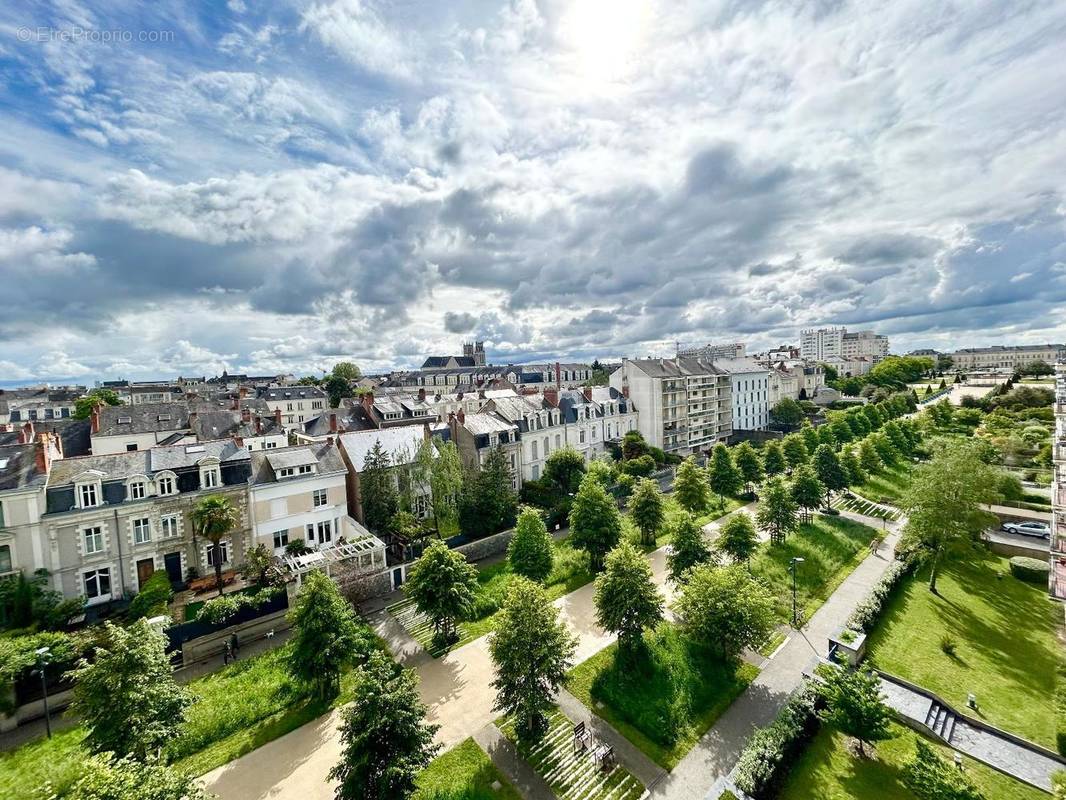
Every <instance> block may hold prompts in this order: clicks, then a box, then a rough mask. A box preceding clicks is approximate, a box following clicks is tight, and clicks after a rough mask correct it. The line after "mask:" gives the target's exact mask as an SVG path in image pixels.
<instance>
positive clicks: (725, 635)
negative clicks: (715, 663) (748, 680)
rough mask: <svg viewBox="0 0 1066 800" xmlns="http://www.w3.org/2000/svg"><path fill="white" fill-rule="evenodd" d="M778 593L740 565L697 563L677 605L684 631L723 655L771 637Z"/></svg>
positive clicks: (730, 655)
mask: <svg viewBox="0 0 1066 800" xmlns="http://www.w3.org/2000/svg"><path fill="white" fill-rule="evenodd" d="M774 603H775V599H774V595H773V593H772V592H771V591H770V590H769V589H768V588H767V587H766V586H765V584H763V583H762V581H760V580H758V579H756V578H754V577H752V575H751V573H749V572H748V570H746V569H744V567H742V566H740V565H739V564H734V565H731V566H728V567H716V566H712V565H709V564H704V565H703V566H699V567H696V568H695V569H693V570H691V571H690V572H689V575H688V583H686V584H685V586H684V588H683V589H682V591H681V596H680V597H679V598H678V600H677V602H676V603H675V605H674V610H675V611H676V612H677V617H678V619H679V620H680V623H681V627H682V628H683V630H684V631H685V633H686V634H687V635H688V636H689V637H690V638H691V639H692V640H693V641H695V642H697V643H698V644H700V645H703V646H704V647H708V648H715V649H717V651H718V653H719V654H720V655H721V656H722V658H723V659H735V658H737V657H738V656H739V655H740V652H741V651H742V650H743V649H744V648H745V647H758V646H759V645H761V644H762V643H763V642H765V641H766V640H767V638H768V637H769V636H770V634H771V632H773V630H774V627H775V626H776V625H777V619H776V617H775V615H774Z"/></svg>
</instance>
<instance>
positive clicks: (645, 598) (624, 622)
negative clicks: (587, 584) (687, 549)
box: [595, 542, 663, 658]
mask: <svg viewBox="0 0 1066 800" xmlns="http://www.w3.org/2000/svg"><path fill="white" fill-rule="evenodd" d="M595 602H596V622H597V623H599V625H600V627H601V628H603V629H604V630H606V631H610V632H611V633H615V634H617V635H618V650H619V652H620V653H621V654H622V656H623V658H632V657H633V656H634V655H635V654H636V653H637V652H638V651H639V650H640V646H641V644H642V642H643V636H644V629H645V628H651V627H653V626H654V625H656V624H657V623H658V622H660V621H661V620H662V618H663V598H662V595H661V594H659V590H658V589H657V588H656V587H655V582H654V581H653V580H652V575H651V564H649V563H648V559H646V558H645V557H644V554H643V553H641V552H640V551H639V550H637V548H636V547H634V546H633V545H632V544H630V543H629V542H622V543H621V544H619V545H618V547H616V548H615V549H614V550H612V551H611V552H610V553H608V554H607V561H606V562H605V564H604V570H603V572H601V573H600V574H599V575H598V576H597V577H596V595H595Z"/></svg>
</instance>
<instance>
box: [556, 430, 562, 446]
mask: <svg viewBox="0 0 1066 800" xmlns="http://www.w3.org/2000/svg"><path fill="white" fill-rule="evenodd" d="M562 446H563V438H562V434H561V433H557V434H555V449H556V450H558V449H559V448H560V447H562Z"/></svg>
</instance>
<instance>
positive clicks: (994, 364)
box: [951, 344, 1066, 372]
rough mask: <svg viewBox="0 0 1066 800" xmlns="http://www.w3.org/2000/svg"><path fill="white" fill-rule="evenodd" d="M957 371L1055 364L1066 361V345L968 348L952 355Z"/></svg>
mask: <svg viewBox="0 0 1066 800" xmlns="http://www.w3.org/2000/svg"><path fill="white" fill-rule="evenodd" d="M951 359H952V361H953V362H954V364H953V366H954V368H955V369H960V370H964V371H967V372H969V371H982V370H1003V371H1013V370H1016V369H1020V368H1022V367H1024V366H1026V365H1027V364H1032V363H1033V362H1034V361H1043V362H1044V363H1045V364H1055V363H1057V362H1059V361H1062V360H1063V359H1066V344H1021V345H995V346H993V347H966V348H963V349H962V350H956V351H955V352H954V353H951Z"/></svg>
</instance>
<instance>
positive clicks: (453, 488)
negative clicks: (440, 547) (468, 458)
mask: <svg viewBox="0 0 1066 800" xmlns="http://www.w3.org/2000/svg"><path fill="white" fill-rule="evenodd" d="M431 441H433V443H434V446H435V447H436V449H437V457H436V458H434V459H433V465H432V467H430V470H429V486H430V491H431V493H432V496H433V521H434V525H435V527H436V529H437V535H438V536H439V535H440V526H441V523H442V522H456V521H457V520H458V516H459V493H460V492H461V491H462V490H463V462H462V459H461V458H460V456H459V448H458V447H457V446H456V444H455V442H443V441H440V440H438V439H433V440H431Z"/></svg>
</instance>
